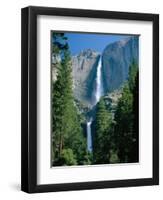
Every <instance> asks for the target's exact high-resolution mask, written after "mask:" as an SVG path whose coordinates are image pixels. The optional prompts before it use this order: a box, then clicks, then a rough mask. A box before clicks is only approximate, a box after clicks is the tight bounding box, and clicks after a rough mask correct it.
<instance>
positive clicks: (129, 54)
mask: <svg viewBox="0 0 163 200" xmlns="http://www.w3.org/2000/svg"><path fill="white" fill-rule="evenodd" d="M133 59H135V61H136V62H138V37H136V36H133V37H129V38H127V39H124V40H121V41H118V42H114V43H112V44H109V45H108V46H106V48H105V49H104V51H103V54H102V73H103V81H104V89H105V92H112V91H114V90H115V89H118V88H119V87H120V86H121V84H122V83H123V82H124V81H125V80H126V79H127V77H128V71H129V65H130V64H131V62H132V61H133Z"/></svg>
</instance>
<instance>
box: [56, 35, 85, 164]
mask: <svg viewBox="0 0 163 200" xmlns="http://www.w3.org/2000/svg"><path fill="white" fill-rule="evenodd" d="M55 37H57V41H55V42H53V45H54V48H53V49H54V50H55V51H56V53H58V52H59V55H60V57H61V62H60V63H58V65H57V80H56V81H55V82H53V83H52V132H53V134H52V139H53V145H52V149H53V152H52V153H53V154H52V156H53V165H73V164H83V162H84V155H86V153H87V152H86V139H85V138H84V135H83V132H82V129H81V124H80V120H79V115H78V113H77V109H76V106H75V103H74V99H73V91H72V63H71V56H70V52H69V48H68V44H67V43H66V42H65V40H66V38H65V37H64V35H63V34H61V35H57V36H56V35H55ZM59 37H60V38H59ZM55 39H56V38H55ZM59 42H60V43H61V44H60V43H59ZM63 44H65V46H64V45H63ZM55 51H54V52H55Z"/></svg>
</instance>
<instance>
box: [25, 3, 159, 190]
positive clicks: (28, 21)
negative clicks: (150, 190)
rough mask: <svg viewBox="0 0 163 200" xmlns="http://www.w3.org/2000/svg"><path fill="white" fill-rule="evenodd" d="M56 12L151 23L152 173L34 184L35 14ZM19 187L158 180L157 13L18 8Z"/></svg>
mask: <svg viewBox="0 0 163 200" xmlns="http://www.w3.org/2000/svg"><path fill="white" fill-rule="evenodd" d="M38 15H51V16H52V15H55V16H71V17H87V18H97V19H98V18H102V19H123V20H138V21H151V22H152V23H153V177H152V178H140V179H128V180H126V179H125V180H113V181H95V182H93V181H92V182H80V183H79V182H77V183H62V184H47V185H38V184H37V95H36V94H37V16H38ZM21 19H22V21H21V37H22V38H21V77H22V80H21V102H22V103H21V190H22V191H24V192H28V193H37V192H54V191H67V190H83V189H99V188H115V187H130V186H147V185H158V184H159V15H158V14H144V13H128V12H113V11H99V10H82V9H66V8H50V7H35V6H30V7H26V8H23V9H22V12H21Z"/></svg>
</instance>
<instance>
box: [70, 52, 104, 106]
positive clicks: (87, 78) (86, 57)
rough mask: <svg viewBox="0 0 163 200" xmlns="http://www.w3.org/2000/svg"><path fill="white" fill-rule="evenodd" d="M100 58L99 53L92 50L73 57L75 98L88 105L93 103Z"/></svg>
mask: <svg viewBox="0 0 163 200" xmlns="http://www.w3.org/2000/svg"><path fill="white" fill-rule="evenodd" d="M99 57H100V55H99V53H98V52H95V51H93V50H91V49H87V50H84V51H82V52H80V54H79V55H76V56H73V57H72V71H73V90H74V96H75V98H76V99H78V100H80V101H82V102H83V103H85V104H87V105H91V102H92V101H93V99H92V98H93V96H92V93H93V91H94V87H95V78H96V70H97V64H98V60H99Z"/></svg>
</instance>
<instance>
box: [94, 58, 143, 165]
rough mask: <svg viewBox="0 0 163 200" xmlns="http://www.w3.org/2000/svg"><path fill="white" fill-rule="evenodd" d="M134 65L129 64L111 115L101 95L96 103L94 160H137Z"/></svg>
mask: <svg viewBox="0 0 163 200" xmlns="http://www.w3.org/2000/svg"><path fill="white" fill-rule="evenodd" d="M138 78H139V76H138V66H137V64H136V62H135V61H133V62H132V64H131V66H130V67H129V78H128V81H127V82H126V83H125V84H124V86H123V89H122V96H121V97H120V99H119V100H118V104H117V107H116V111H115V113H114V117H112V118H111V117H110V116H111V113H110V112H109V110H108V109H107V107H106V105H105V103H104V100H103V98H102V99H101V100H100V102H99V103H98V105H97V113H96V123H95V124H96V126H95V136H94V151H93V157H94V162H95V163H97V164H100V163H118V162H120V163H126V162H138V159H139V156H138V155H139V151H138V139H139V138H138V136H139V134H138V110H139V109H138V98H139V97H138V86H139V83H138Z"/></svg>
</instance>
